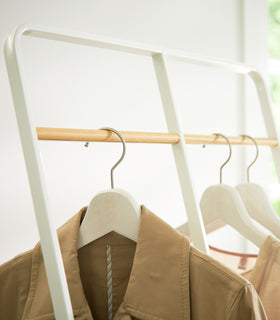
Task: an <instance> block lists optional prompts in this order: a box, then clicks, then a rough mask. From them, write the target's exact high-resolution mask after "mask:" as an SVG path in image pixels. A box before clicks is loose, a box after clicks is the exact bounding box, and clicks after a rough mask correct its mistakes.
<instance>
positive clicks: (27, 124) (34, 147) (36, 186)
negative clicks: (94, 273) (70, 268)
mask: <svg viewBox="0 0 280 320" xmlns="http://www.w3.org/2000/svg"><path fill="white" fill-rule="evenodd" d="M14 37H16V38H14ZM18 39H19V38H18V34H17V31H15V33H14V32H12V33H11V34H9V35H8V36H7V38H6V41H5V46H4V50H5V59H6V65H7V70H8V76H9V80H10V84H11V90H12V96H13V100H14V107H15V112H16V117H17V123H18V127H19V133H20V138H21V144H22V149H23V153H24V159H25V164H26V169H27V174H28V179H29V184H30V189H31V194H32V199H33V205H34V209H35V214H36V220H37V225H38V229H39V234H40V239H41V247H42V253H43V258H44V264H45V268H46V273H47V278H48V282H49V288H50V293H51V298H52V304H53V308H54V312H55V318H56V319H58V320H73V319H74V318H73V312H72V306H71V301H70V296H69V291H68V286H67V282H66V278H65V272H64V267H63V262H62V257H61V253H60V249H59V244H58V239H57V236H56V232H55V228H54V224H53V221H52V215H51V212H50V208H49V205H48V204H49V201H48V195H47V190H46V186H45V179H44V175H43V170H42V165H41V160H40V152H39V147H38V142H37V133H36V128H35V126H34V124H33V121H32V115H31V110H30V106H29V101H28V96H27V93H26V88H25V81H24V76H23V73H22V59H21V55H20V49H19V41H18Z"/></svg>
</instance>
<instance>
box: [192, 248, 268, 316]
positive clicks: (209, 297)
mask: <svg viewBox="0 0 280 320" xmlns="http://www.w3.org/2000/svg"><path fill="white" fill-rule="evenodd" d="M189 268H190V269H189V272H190V275H189V277H190V294H191V309H192V315H193V316H195V315H196V314H201V313H202V312H204V314H203V315H202V318H201V319H203V318H204V319H230V320H233V319H234V320H237V319H238V320H243V319H244V320H245V319H258V320H259V319H262V320H263V319H267V318H266V315H265V311H264V309H263V305H262V303H261V301H260V298H259V296H258V294H257V292H256V291H255V289H254V287H253V285H252V284H251V283H250V282H249V281H248V280H246V279H245V278H243V277H242V276H241V275H239V274H238V273H237V272H235V271H233V270H231V269H229V268H228V267H226V266H224V265H223V264H222V263H220V262H218V261H216V260H215V259H213V258H211V257H210V256H208V255H206V254H204V253H203V252H200V251H199V250H197V249H196V248H194V247H191V249H190V267H189ZM201 301H203V308H202V306H201ZM202 310H203V311H202ZM225 315H226V318H225ZM199 319H200V318H199Z"/></svg>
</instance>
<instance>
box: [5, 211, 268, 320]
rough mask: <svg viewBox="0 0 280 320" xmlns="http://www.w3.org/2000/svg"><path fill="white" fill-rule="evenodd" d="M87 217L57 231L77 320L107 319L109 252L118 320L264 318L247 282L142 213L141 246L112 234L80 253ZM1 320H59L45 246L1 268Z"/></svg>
mask: <svg viewBox="0 0 280 320" xmlns="http://www.w3.org/2000/svg"><path fill="white" fill-rule="evenodd" d="M85 211H86V207H84V208H82V209H81V210H80V211H79V212H78V213H77V214H76V215H75V216H73V217H72V218H71V219H70V220H69V221H68V222H66V223H65V224H64V225H63V226H62V227H60V228H59V229H58V237H59V241H60V246H61V251H62V256H63V261H64V267H65V271H66V276H67V281H68V286H69V291H70V296H71V301H72V306H73V310H74V315H75V319H79V320H92V319H94V320H105V319H107V305H106V304H107V290H106V253H105V252H106V246H107V245H110V246H111V254H112V278H113V314H114V320H132V319H142V320H190V319H192V320H254V319H258V320H260V319H266V316H265V313H264V310H263V307H262V304H261V302H260V300H259V297H258V295H257V293H256V292H255V290H254V288H253V286H252V285H251V284H250V283H249V282H248V281H247V280H245V279H243V278H242V277H240V276H239V275H238V274H236V273H234V272H232V271H230V270H229V269H227V268H226V267H224V266H223V265H222V264H220V263H218V262H216V261H215V260H214V259H212V258H211V257H209V256H206V255H205V254H203V253H201V252H200V251H198V250H197V249H195V248H193V247H191V246H190V242H189V240H188V239H187V238H186V237H185V236H183V235H182V234H180V233H178V232H177V231H176V230H174V229H173V228H172V227H170V226H169V225H168V224H166V223H165V222H163V221H162V220H161V219H160V218H158V217H157V216H156V215H155V214H153V213H152V212H150V211H149V210H148V209H147V208H145V207H144V206H142V214H141V219H140V229H139V236H138V241H137V244H135V243H134V242H133V241H131V240H129V239H127V238H124V237H122V236H120V235H118V234H117V233H115V232H111V233H109V234H107V235H105V236H104V237H102V238H100V239H97V240H96V241H93V242H92V243H90V244H88V245H87V246H85V247H83V248H81V249H79V251H77V237H78V231H79V226H80V222H81V220H82V219H83V217H84V214H85ZM0 319H1V320H20V319H21V320H27V319H28V320H31V319H32V320H51V319H52V320H53V319H55V317H54V313H53V309H52V304H51V298H50V294H49V289H48V283H47V278H46V273H45V268H44V263H43V259H42V254H41V248H40V244H37V245H36V246H35V248H34V249H33V250H30V251H28V252H25V253H23V254H21V255H19V256H17V257H15V258H14V259H12V260H10V261H8V262H7V263H5V264H3V265H2V266H0Z"/></svg>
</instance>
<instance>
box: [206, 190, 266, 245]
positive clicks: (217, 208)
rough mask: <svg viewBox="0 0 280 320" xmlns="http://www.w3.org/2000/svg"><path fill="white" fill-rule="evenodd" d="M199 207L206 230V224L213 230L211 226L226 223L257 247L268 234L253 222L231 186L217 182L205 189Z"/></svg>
mask: <svg viewBox="0 0 280 320" xmlns="http://www.w3.org/2000/svg"><path fill="white" fill-rule="evenodd" d="M200 208H201V211H202V215H203V219H204V223H205V226H206V230H207V226H210V228H209V229H211V230H210V231H213V230H215V229H213V226H214V227H216V226H217V225H219V226H221V225H222V224H228V225H230V226H232V227H233V228H234V229H236V230H237V231H238V232H240V233H241V234H242V235H243V236H244V237H245V238H247V239H248V240H250V241H251V242H253V243H254V244H255V245H256V246H257V247H261V245H262V244H263V242H264V241H265V239H266V238H267V236H268V234H266V233H265V232H263V231H262V230H261V229H259V228H258V227H257V226H256V225H255V224H253V222H252V220H251V218H250V216H249V214H248V212H247V210H246V208H245V207H244V204H243V202H242V199H241V197H240V195H239V193H238V192H237V190H236V189H235V188H233V187H231V186H228V185H224V184H219V185H214V186H211V187H209V188H208V189H206V190H205V192H204V193H203V195H202V198H201V201H200ZM216 221H217V222H216ZM211 226H212V228H211Z"/></svg>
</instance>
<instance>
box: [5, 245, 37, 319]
mask: <svg viewBox="0 0 280 320" xmlns="http://www.w3.org/2000/svg"><path fill="white" fill-rule="evenodd" d="M32 252H33V250H29V251H26V252H24V253H22V254H20V255H18V256H16V257H14V258H13V259H11V260H9V261H7V262H5V263H4V264H2V265H1V266H0V319H9V320H17V319H21V317H22V314H23V310H24V306H25V302H26V299H27V295H28V291H29V285H30V279H31V267H32Z"/></svg>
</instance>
